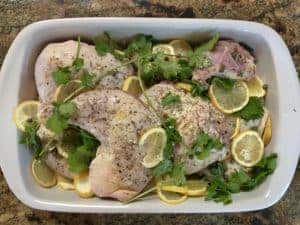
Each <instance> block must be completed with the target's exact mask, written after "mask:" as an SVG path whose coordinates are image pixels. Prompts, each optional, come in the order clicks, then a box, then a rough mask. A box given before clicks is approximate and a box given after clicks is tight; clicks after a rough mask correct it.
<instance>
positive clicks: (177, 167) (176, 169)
mask: <svg viewBox="0 0 300 225" xmlns="http://www.w3.org/2000/svg"><path fill="white" fill-rule="evenodd" d="M171 179H172V181H173V182H174V184H175V185H179V186H180V185H183V184H185V182H186V177H185V169H184V165H183V163H181V162H175V163H174V165H173V170H172V173H171Z"/></svg>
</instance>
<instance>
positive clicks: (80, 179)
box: [74, 172, 94, 198]
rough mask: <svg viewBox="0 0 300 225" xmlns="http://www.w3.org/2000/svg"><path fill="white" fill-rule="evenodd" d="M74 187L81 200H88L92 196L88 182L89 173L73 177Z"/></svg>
mask: <svg viewBox="0 0 300 225" xmlns="http://www.w3.org/2000/svg"><path fill="white" fill-rule="evenodd" d="M74 187H75V190H76V191H77V192H78V194H79V196H80V197H82V198H90V197H92V196H93V195H94V193H93V191H92V188H91V184H90V182H89V173H88V172H83V173H80V174H78V175H76V176H75V177H74Z"/></svg>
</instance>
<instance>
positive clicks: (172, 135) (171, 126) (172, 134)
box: [162, 117, 182, 144]
mask: <svg viewBox="0 0 300 225" xmlns="http://www.w3.org/2000/svg"><path fill="white" fill-rule="evenodd" d="M162 127H163V128H164V129H165V131H166V133H167V140H168V142H170V143H172V144H179V143H180V142H181V141H182V137H181V136H180V134H179V132H178V131H177V130H176V120H175V119H174V118H171V117H169V118H167V119H166V120H165V121H164V123H163V124H162Z"/></svg>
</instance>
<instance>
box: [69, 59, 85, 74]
mask: <svg viewBox="0 0 300 225" xmlns="http://www.w3.org/2000/svg"><path fill="white" fill-rule="evenodd" d="M83 65H84V60H83V58H76V59H74V61H73V63H72V66H73V67H74V68H75V70H76V71H79V70H80V69H82V67H83Z"/></svg>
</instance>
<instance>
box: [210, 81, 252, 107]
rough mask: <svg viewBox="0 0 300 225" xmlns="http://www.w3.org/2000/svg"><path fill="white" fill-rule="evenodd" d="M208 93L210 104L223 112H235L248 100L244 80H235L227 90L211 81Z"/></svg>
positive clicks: (247, 91)
mask: <svg viewBox="0 0 300 225" xmlns="http://www.w3.org/2000/svg"><path fill="white" fill-rule="evenodd" d="M208 95H209V97H210V100H211V102H212V104H213V105H214V106H215V107H216V108H217V109H219V110H220V111H221V112H224V113H234V112H237V111H239V110H241V109H242V108H244V107H245V106H246V105H247V103H248V101H249V90H248V87H247V84H246V83H245V82H244V81H236V82H235V83H234V85H233V88H232V89H231V90H229V91H228V90H224V89H223V88H220V87H219V86H218V85H216V83H214V82H213V83H212V84H211V85H210V87H209V91H208Z"/></svg>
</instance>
